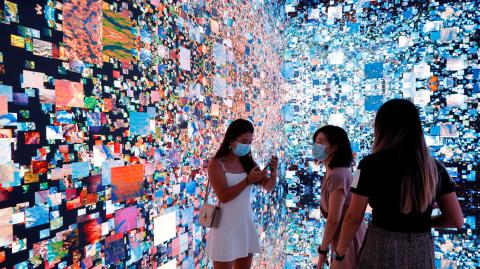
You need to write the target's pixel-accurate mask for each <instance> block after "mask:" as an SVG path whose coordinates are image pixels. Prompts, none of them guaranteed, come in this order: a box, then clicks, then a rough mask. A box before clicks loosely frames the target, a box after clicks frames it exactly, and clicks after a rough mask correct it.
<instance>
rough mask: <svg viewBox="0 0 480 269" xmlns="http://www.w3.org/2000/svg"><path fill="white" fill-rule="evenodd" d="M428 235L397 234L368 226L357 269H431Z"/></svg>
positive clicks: (430, 245) (432, 241)
mask: <svg viewBox="0 0 480 269" xmlns="http://www.w3.org/2000/svg"><path fill="white" fill-rule="evenodd" d="M433 244H434V240H433V236H432V234H431V233H430V232H426V233H397V232H390V231H387V230H383V229H381V228H378V227H376V226H375V225H373V224H371V223H370V224H369V225H368V230H367V235H366V237H365V241H364V245H363V248H362V250H361V252H360V267H359V268H360V269H387V268H388V269H434V268H435V255H434V250H433V246H434V245H433Z"/></svg>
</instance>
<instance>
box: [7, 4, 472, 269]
mask: <svg viewBox="0 0 480 269" xmlns="http://www.w3.org/2000/svg"><path fill="white" fill-rule="evenodd" d="M479 6H480V2H479V1H443V0H442V1H400V0H388V1H374V0H345V1H320V0H310V1H305V0H285V1H267V0H247V1H239V0H225V1H220V0H200V1H192V0H184V1H170V0H168V1H167V0H103V1H102V0H63V1H56V0H28V1H26V0H0V268H39V267H40V268H41V267H45V268H161V269H171V268H183V269H185V268H195V269H197V268H198V269H204V268H209V265H208V261H207V260H206V258H205V250H204V247H205V242H206V241H205V239H206V234H207V231H206V230H205V229H203V228H202V227H201V226H199V225H198V222H197V220H198V209H199V206H200V202H201V200H202V196H203V195H204V193H205V186H206V183H207V181H206V179H207V177H206V167H207V164H208V163H207V160H208V159H209V158H210V157H211V156H212V155H213V154H214V153H215V151H216V149H217V148H218V145H219V143H220V142H221V139H222V138H223V134H224V131H225V130H226V127H227V126H228V124H229V123H230V122H231V121H232V120H234V119H236V118H240V117H241V118H246V119H249V120H250V121H252V122H253V124H254V126H255V128H256V129H255V138H254V146H253V153H254V157H255V159H256V160H257V161H258V162H259V163H260V164H262V165H263V164H264V163H265V162H266V161H267V159H268V158H269V157H270V156H271V155H272V154H277V155H278V156H279V157H280V173H279V174H280V176H279V181H278V184H277V187H276V188H275V190H274V191H273V192H272V193H265V192H263V191H261V190H259V189H254V190H253V192H252V205H253V209H254V215H255V219H256V223H257V227H258V230H259V234H260V237H261V243H262V253H261V254H259V255H256V256H255V260H254V266H253V268H269V269H270V268H272V269H273V268H275V269H280V268H285V269H290V268H292V269H297V268H302V269H303V268H313V265H314V258H315V252H316V247H317V246H318V244H319V243H320V240H321V236H322V230H323V225H324V223H325V222H324V220H322V219H321V218H320V217H319V216H320V213H319V198H320V182H321V178H322V176H323V173H324V172H323V170H322V168H321V167H319V166H317V165H315V164H314V162H312V156H311V153H310V149H311V136H312V134H313V132H314V131H315V130H316V129H317V128H319V127H320V126H322V125H325V124H335V125H339V126H342V127H343V128H345V129H346V130H347V132H348V134H349V136H350V139H351V141H352V148H353V150H354V153H355V157H356V158H355V160H356V162H357V163H358V161H359V160H360V159H361V158H362V157H363V156H365V155H367V154H369V152H370V150H371V143H372V135H373V129H372V123H373V122H372V121H373V118H374V115H375V112H376V110H377V109H378V108H379V106H380V105H381V104H382V103H384V102H385V101H387V100H388V99H391V98H408V99H410V100H412V101H413V102H414V103H415V104H416V105H417V106H418V107H419V109H420V112H421V117H422V122H423V125H424V130H425V134H426V136H427V137H426V138H427V142H428V144H429V147H430V149H431V152H432V154H433V155H434V156H435V157H436V158H438V159H439V160H441V161H442V162H444V163H445V165H446V166H447V169H448V171H449V173H450V175H451V176H452V177H453V178H454V179H455V181H456V182H457V195H458V197H459V200H460V202H461V205H462V209H463V210H464V214H465V218H466V224H465V226H464V227H463V228H462V229H460V230H458V231H457V230H440V231H435V232H434V235H435V236H436V243H435V256H436V259H437V267H439V268H445V269H447V268H476V267H480V251H479V249H478V247H477V246H478V245H479V244H480V239H479V237H478V236H479V231H480V230H479V228H478V227H479V225H480V219H479V217H480V215H479V214H478V212H479V209H480V185H479V183H480V166H479V161H478V159H479V152H480V138H479V137H480V135H479V133H480V120H479V115H478V114H479V112H480V108H479V105H478V103H479V101H480V63H479V58H478V53H479V51H480V19H479V18H480V11H479V8H478V7H479ZM368 218H369V216H368V214H367V216H366V219H368Z"/></svg>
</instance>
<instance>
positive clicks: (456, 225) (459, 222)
mask: <svg viewBox="0 0 480 269" xmlns="http://www.w3.org/2000/svg"><path fill="white" fill-rule="evenodd" d="M463 223H464V221H463V216H462V217H460V218H457V219H456V220H455V221H454V222H453V227H454V228H456V229H461V228H462V227H463Z"/></svg>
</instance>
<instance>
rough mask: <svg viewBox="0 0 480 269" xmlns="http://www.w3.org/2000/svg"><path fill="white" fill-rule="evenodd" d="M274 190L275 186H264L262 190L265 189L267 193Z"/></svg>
mask: <svg viewBox="0 0 480 269" xmlns="http://www.w3.org/2000/svg"><path fill="white" fill-rule="evenodd" d="M274 188H275V186H265V187H264V189H265V190H266V191H267V192H272V191H273V189H274Z"/></svg>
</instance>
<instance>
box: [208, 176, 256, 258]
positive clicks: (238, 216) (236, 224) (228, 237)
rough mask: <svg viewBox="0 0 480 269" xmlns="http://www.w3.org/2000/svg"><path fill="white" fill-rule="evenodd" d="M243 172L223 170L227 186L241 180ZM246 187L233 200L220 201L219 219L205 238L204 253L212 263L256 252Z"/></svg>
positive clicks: (254, 233) (248, 195) (253, 225)
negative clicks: (235, 172) (205, 246)
mask: <svg viewBox="0 0 480 269" xmlns="http://www.w3.org/2000/svg"><path fill="white" fill-rule="evenodd" d="M246 176H247V173H241V174H232V173H228V172H225V178H226V179H227V187H232V186H235V185H236V184H238V183H240V182H241V181H242V180H244V179H245V177H246ZM251 189H252V186H248V187H247V188H246V189H245V190H243V192H242V193H240V194H239V195H238V196H237V197H235V199H233V200H231V201H229V202H227V203H221V204H220V208H221V218H220V224H219V225H218V228H212V229H210V231H209V233H208V237H207V256H208V257H209V258H210V259H211V260H213V261H216V262H229V261H234V260H236V259H239V258H245V257H247V256H248V254H250V253H252V254H253V253H260V242H259V240H258V233H257V229H256V227H255V224H254V223H253V211H252V206H251V204H250V191H251Z"/></svg>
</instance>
